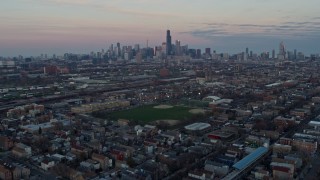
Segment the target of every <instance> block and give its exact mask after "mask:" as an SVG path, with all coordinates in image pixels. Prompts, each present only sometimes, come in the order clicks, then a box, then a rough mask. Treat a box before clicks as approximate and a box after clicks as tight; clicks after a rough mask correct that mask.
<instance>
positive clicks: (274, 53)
mask: <svg viewBox="0 0 320 180" xmlns="http://www.w3.org/2000/svg"><path fill="white" fill-rule="evenodd" d="M275 58H276V51H275V50H274V49H273V50H272V59H275Z"/></svg>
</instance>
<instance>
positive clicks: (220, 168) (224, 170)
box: [204, 160, 229, 176]
mask: <svg viewBox="0 0 320 180" xmlns="http://www.w3.org/2000/svg"><path fill="white" fill-rule="evenodd" d="M204 169H205V170H206V171H210V172H214V173H215V174H217V175H219V176H224V175H226V174H228V172H229V166H228V165H226V164H223V163H219V162H216V161H211V160H206V162H205V166H204Z"/></svg>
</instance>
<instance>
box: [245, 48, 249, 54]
mask: <svg viewBox="0 0 320 180" xmlns="http://www.w3.org/2000/svg"><path fill="white" fill-rule="evenodd" d="M246 54H247V56H249V48H246Z"/></svg>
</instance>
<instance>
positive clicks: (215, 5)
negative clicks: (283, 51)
mask: <svg viewBox="0 0 320 180" xmlns="http://www.w3.org/2000/svg"><path fill="white" fill-rule="evenodd" d="M318 4H319V3H318V1H317V0H308V2H306V1H302V0H268V1H262V0H228V1H221V0H199V1H191V0H157V1H155V0H131V1H125V0H117V1H110V0H104V1H103V0H10V1H5V2H2V5H1V7H0V10H1V12H0V20H1V22H2V23H1V25H0V33H1V36H0V56H18V55H20V54H21V55H24V56H31V55H32V56H37V55H40V54H48V55H52V54H57V55H61V54H63V53H66V52H72V53H88V52H90V51H98V50H101V49H107V48H108V47H109V46H110V44H112V43H113V44H115V43H116V42H120V43H121V44H122V45H134V44H137V43H138V44H140V46H141V47H145V46H146V41H147V40H148V41H149V46H150V47H154V46H155V45H161V43H162V42H165V32H166V30H167V29H170V30H171V34H172V40H173V43H174V42H175V40H180V41H181V44H182V45H185V44H188V45H189V47H190V48H200V49H204V48H205V47H210V48H211V49H212V50H216V51H217V52H230V53H238V52H242V51H245V48H246V47H248V48H249V49H250V50H252V51H254V52H257V53H260V52H264V51H269V52H271V51H272V49H275V50H276V52H278V46H279V43H280V42H281V41H284V43H285V45H286V47H287V49H288V50H291V51H293V50H294V49H297V50H298V51H302V52H304V53H305V54H307V55H309V54H311V53H320V50H319V47H320V16H319V15H318V8H317V7H318Z"/></svg>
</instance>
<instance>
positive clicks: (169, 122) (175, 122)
mask: <svg viewBox="0 0 320 180" xmlns="http://www.w3.org/2000/svg"><path fill="white" fill-rule="evenodd" d="M161 122H164V123H167V124H168V125H169V126H175V125H177V124H179V123H180V121H179V120H174V119H164V120H157V121H155V123H156V124H159V123H161Z"/></svg>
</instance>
